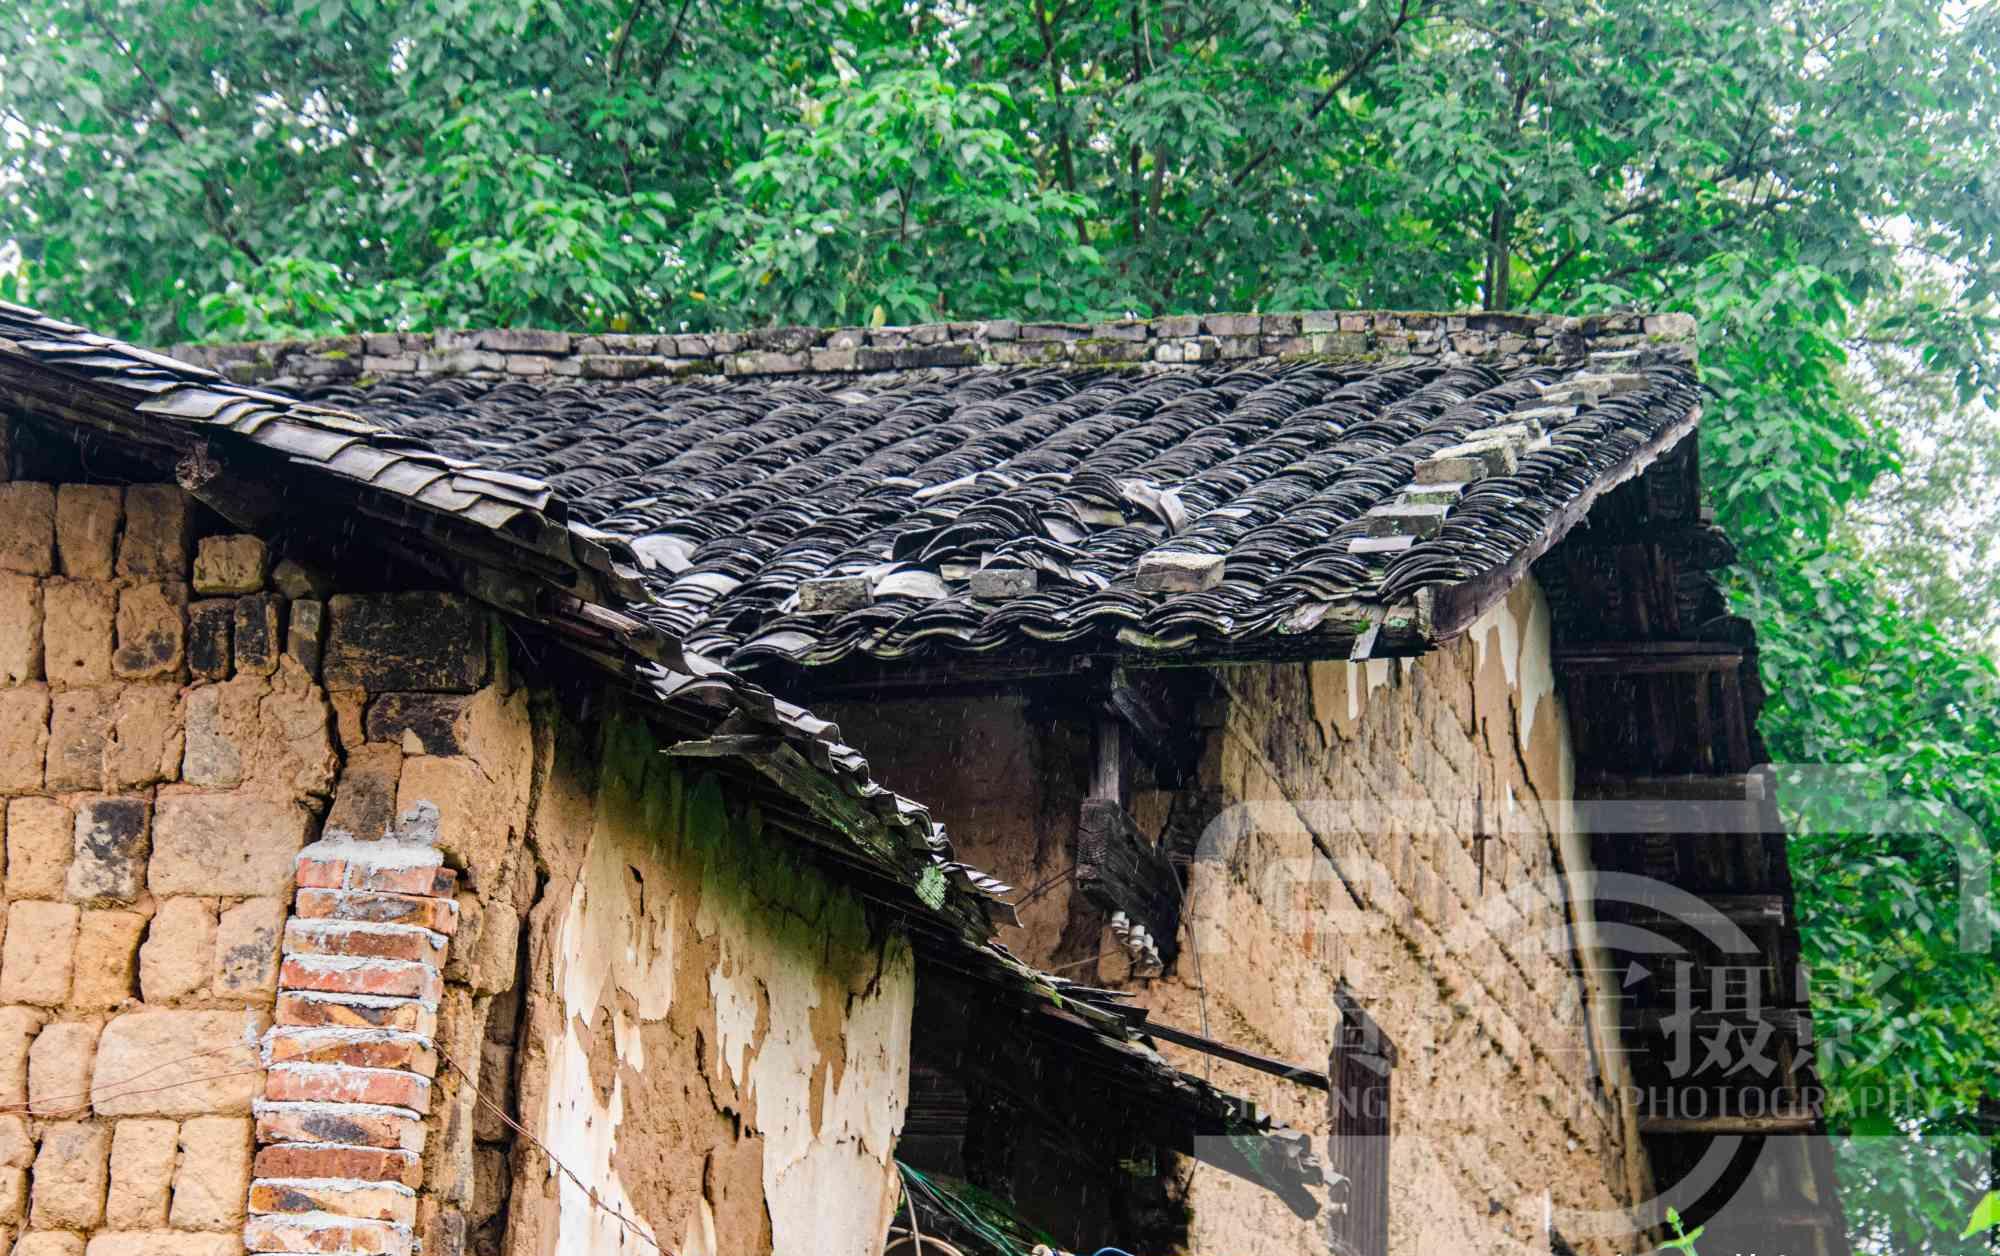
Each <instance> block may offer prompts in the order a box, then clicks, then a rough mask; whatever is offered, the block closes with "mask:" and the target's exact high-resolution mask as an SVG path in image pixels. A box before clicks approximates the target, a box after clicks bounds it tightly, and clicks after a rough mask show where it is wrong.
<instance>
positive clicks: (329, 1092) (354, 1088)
mask: <svg viewBox="0 0 2000 1256" xmlns="http://www.w3.org/2000/svg"><path fill="white" fill-rule="evenodd" d="M264 1098H265V1099H267V1100H277V1101H280V1102H296V1103H379V1104H384V1105H386V1106H388V1107H392V1108H408V1109H409V1110H410V1111H412V1112H428V1111H430V1106H431V1086H430V1079H429V1078H427V1077H419V1076H418V1075H417V1074H415V1073H405V1072H401V1071H398V1070H392V1069H382V1070H375V1069H359V1068H347V1067H344V1066H336V1065H316V1064H285V1065H280V1066H278V1067H277V1068H274V1069H272V1070H271V1071H270V1073H269V1074H268V1075H267V1076H266V1077H265V1079H264Z"/></svg>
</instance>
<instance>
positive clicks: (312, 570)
mask: <svg viewBox="0 0 2000 1256" xmlns="http://www.w3.org/2000/svg"><path fill="white" fill-rule="evenodd" d="M271 587H272V588H274V589H276V590H277V591H278V592H280V593H282V594H284V595H285V596H286V597H288V598H292V599H294V600H296V599H299V598H317V599H319V600H320V601H325V600H326V595H327V594H329V593H331V592H333V577H331V576H329V575H327V574H326V572H325V571H324V570H323V569H321V568H319V567H315V566H313V565H312V564H310V563H302V562H300V561H298V560H297V559H295V558H286V559H283V560H281V561H280V562H279V563H278V565H277V566H275V567H273V568H271Z"/></svg>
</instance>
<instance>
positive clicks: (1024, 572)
mask: <svg viewBox="0 0 2000 1256" xmlns="http://www.w3.org/2000/svg"><path fill="white" fill-rule="evenodd" d="M1036 579H1037V576H1036V572H1035V569H1034V568H1032V567H981V568H979V569H978V570H976V571H974V572H973V573H972V577H971V579H970V581H969V582H968V583H969V584H970V586H971V591H972V596H974V597H976V598H979V599H981V600H982V601H987V602H1004V601H1006V600H1008V599H1009V598H1016V597H1021V596H1024V595H1026V594H1029V593H1033V592H1034V591H1035V584H1036Z"/></svg>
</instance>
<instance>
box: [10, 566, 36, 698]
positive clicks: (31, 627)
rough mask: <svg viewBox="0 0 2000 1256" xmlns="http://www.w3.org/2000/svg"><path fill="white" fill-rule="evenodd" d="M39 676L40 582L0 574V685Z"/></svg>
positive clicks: (20, 576)
mask: <svg viewBox="0 0 2000 1256" xmlns="http://www.w3.org/2000/svg"><path fill="white" fill-rule="evenodd" d="M41 678H42V582H41V581H40V580H38V579H36V578H35V577H33V576H23V575H17V574H14V573H12V572H7V573H0V685H25V684H31V683H33V682H34V681H37V680H40V679H41Z"/></svg>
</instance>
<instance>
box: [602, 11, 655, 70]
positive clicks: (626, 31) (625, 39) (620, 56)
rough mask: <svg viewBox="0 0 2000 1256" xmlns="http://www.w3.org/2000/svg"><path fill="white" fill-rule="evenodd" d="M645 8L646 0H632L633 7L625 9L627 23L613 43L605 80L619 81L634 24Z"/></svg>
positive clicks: (605, 68) (620, 28)
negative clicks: (626, 47)
mask: <svg viewBox="0 0 2000 1256" xmlns="http://www.w3.org/2000/svg"><path fill="white" fill-rule="evenodd" d="M645 8H646V0H632V7H631V8H629V9H627V10H625V24H624V25H623V26H620V27H619V28H618V38H617V39H616V40H613V41H612V44H611V60H610V62H609V63H608V64H607V65H606V66H605V67H604V81H605V82H607V83H615V82H617V81H618V71H619V69H620V67H622V66H623V65H624V64H625V45H626V44H628V43H630V42H631V40H632V24H633V23H634V22H637V21H638V20H639V14H640V13H642V12H644V11H645Z"/></svg>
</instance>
